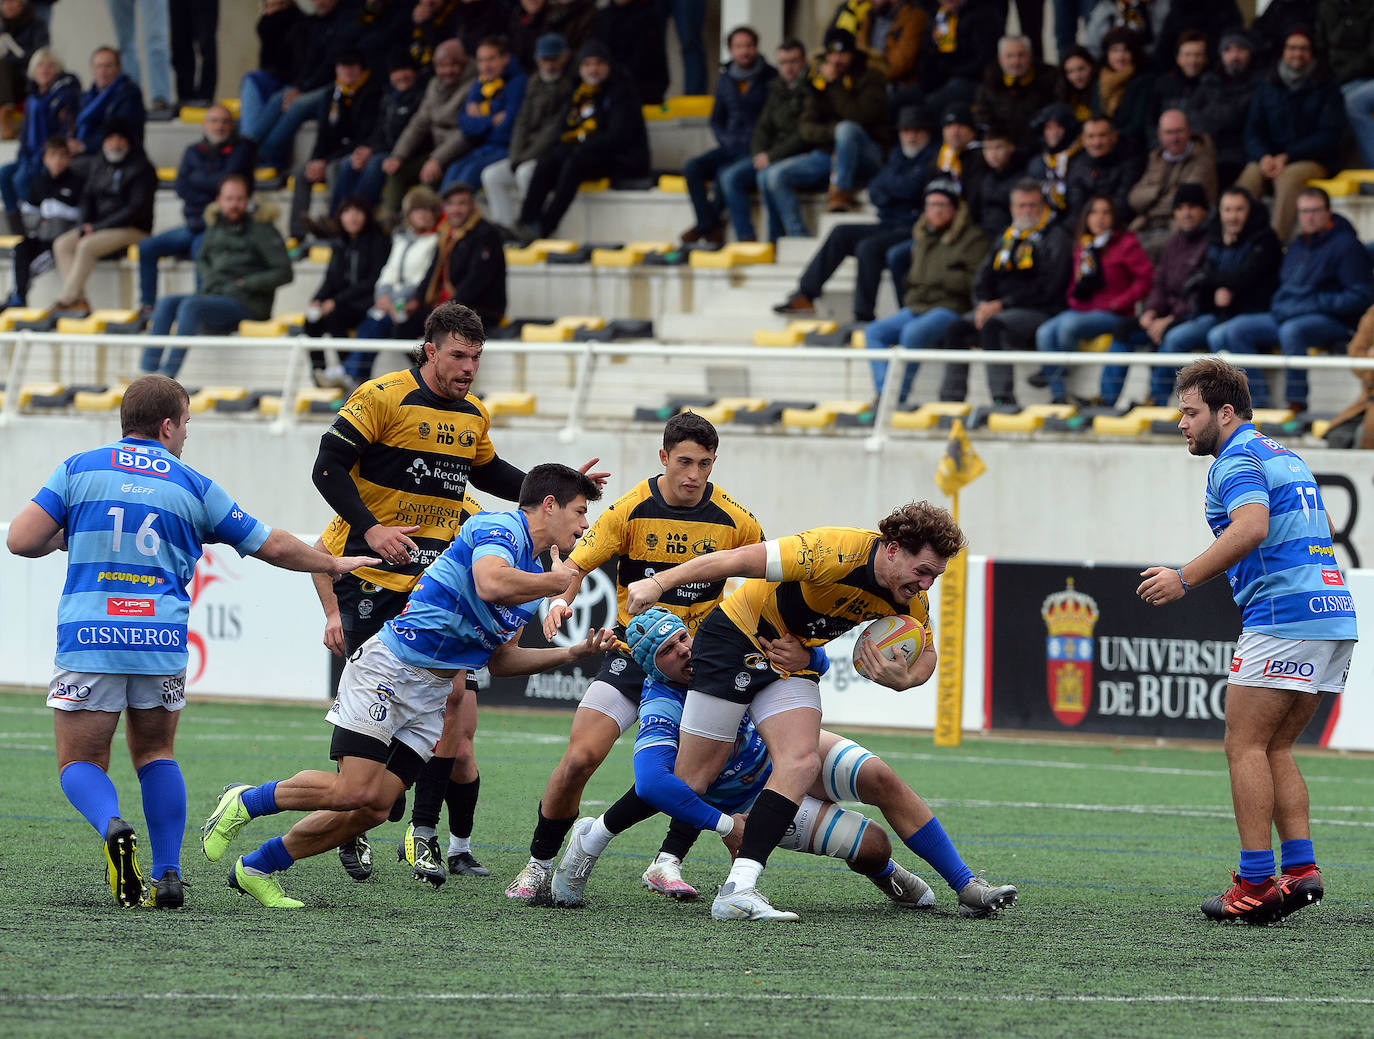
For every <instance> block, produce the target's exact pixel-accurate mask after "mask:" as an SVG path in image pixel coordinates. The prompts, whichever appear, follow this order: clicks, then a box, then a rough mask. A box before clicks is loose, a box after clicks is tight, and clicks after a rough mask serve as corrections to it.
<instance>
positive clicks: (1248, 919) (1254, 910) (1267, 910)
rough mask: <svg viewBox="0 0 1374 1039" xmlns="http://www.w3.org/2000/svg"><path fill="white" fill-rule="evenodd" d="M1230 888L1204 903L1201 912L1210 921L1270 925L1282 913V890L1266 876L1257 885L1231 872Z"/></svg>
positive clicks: (1271, 878)
mask: <svg viewBox="0 0 1374 1039" xmlns="http://www.w3.org/2000/svg"><path fill="white" fill-rule="evenodd" d="M1231 881H1232V883H1231V887H1230V888H1229V889H1227V890H1226V891H1224V892H1222V893H1221V894H1219V895H1213V896H1212V897H1211V898H1209V899H1207V901H1205V902H1203V903H1202V912H1203V913H1204V914H1205V915H1206V916H1207V917H1208V919H1211V920H1220V921H1223V922H1230V921H1232V920H1243V921H1244V922H1245V923H1247V924H1269V923H1273V922H1274V921H1275V920H1278V919H1279V918H1281V917H1282V916H1283V892H1282V891H1280V890H1279V886H1278V885H1277V884H1275V883H1274V878H1273V877H1266V878H1265V879H1264V880H1262V881H1260V882H1259V883H1258V884H1252V883H1250V882H1249V881H1248V880H1242V879H1241V878H1240V877H1238V876H1237V875H1236V874H1235V873H1232V874H1231Z"/></svg>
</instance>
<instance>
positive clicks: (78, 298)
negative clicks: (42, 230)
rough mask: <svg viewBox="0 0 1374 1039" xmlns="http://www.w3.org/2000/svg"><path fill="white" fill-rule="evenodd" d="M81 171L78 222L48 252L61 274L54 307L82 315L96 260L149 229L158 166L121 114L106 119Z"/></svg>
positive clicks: (85, 311)
mask: <svg viewBox="0 0 1374 1039" xmlns="http://www.w3.org/2000/svg"><path fill="white" fill-rule="evenodd" d="M70 144H71V142H68V147H70ZM82 176H83V178H84V180H85V184H84V186H83V187H82V191H81V225H80V226H79V227H74V228H72V229H71V230H70V231H65V232H63V233H62V234H61V235H58V237H57V240H56V241H55V242H53V245H52V252H53V256H54V257H55V258H56V259H57V269H58V271H59V272H60V273H61V275H62V295H61V297H60V298H59V299H58V301H57V303H56V304H54V309H55V310H59V311H66V312H67V313H69V314H72V315H81V316H84V315H85V314H89V313H90V310H91V306H90V304H89V303H87V302H86V298H85V293H86V279H87V278H88V277H89V276H90V273H91V268H93V267H94V266H95V261H96V260H98V259H100V258H101V257H102V256H109V255H110V254H111V253H123V252H124V251H125V250H126V249H128V248H129V246H131V245H133V244H134V243H135V242H141V241H142V240H143V239H145V238H147V237H148V232H149V231H151V230H152V228H153V192H155V191H156V190H157V171H156V170H154V169H153V165H152V163H150V162H149V161H148V157H147V156H146V155H144V154H143V149H142V148H140V147H139V145H138V142H137V141H136V140H135V139H134V134H133V130H132V129H130V128H129V126H128V125H127V124H126V123H124V122H123V121H122V120H120V119H108V120H106V121H105V138H104V140H103V141H102V142H101V145H100V148H99V150H98V152H97V154H96V155H95V156H94V159H93V161H91V162H89V163H87V165H86V170H85V172H84V173H82Z"/></svg>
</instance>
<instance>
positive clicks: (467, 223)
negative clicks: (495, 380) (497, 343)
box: [415, 181, 506, 328]
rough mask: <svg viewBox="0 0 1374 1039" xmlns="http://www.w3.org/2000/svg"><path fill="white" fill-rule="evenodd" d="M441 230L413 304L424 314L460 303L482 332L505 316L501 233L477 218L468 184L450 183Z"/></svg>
mask: <svg viewBox="0 0 1374 1039" xmlns="http://www.w3.org/2000/svg"><path fill="white" fill-rule="evenodd" d="M442 200H443V203H444V227H443V229H442V230H441V231H440V232H439V247H438V249H436V250H435V253H434V262H433V263H432V264H430V268H429V273H428V274H426V275H425V280H424V282H423V284H421V286H420V287H419V289H417V290H416V293H415V298H416V299H418V300H419V301H420V309H421V311H422V312H424V313H429V312H430V311H431V310H433V309H434V308H435V307H437V306H439V305H440V304H441V303H461V304H463V306H465V307H467V308H469V309H470V310H473V311H476V313H477V316H478V317H480V318H481V319H482V324H483V325H484V326H485V327H486V328H496V327H497V326H498V325H499V324H501V319H502V318H504V317H505V315H506V252H505V248H504V246H503V244H502V241H501V232H500V231H499V230H498V229H497V227H496V225H495V224H493V223H491V221H489V220H487V219H485V218H484V217H483V216H482V211H481V210H480V209H478V208H477V201H476V199H474V198H473V188H472V185H470V184H465V183H463V182H462V181H455V182H454V183H452V184H450V185H449V186H448V187H447V188H445V189H444V192H443V195H442Z"/></svg>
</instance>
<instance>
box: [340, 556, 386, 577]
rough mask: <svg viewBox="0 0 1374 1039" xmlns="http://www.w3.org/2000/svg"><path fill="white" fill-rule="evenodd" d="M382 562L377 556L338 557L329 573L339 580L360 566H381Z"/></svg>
mask: <svg viewBox="0 0 1374 1039" xmlns="http://www.w3.org/2000/svg"><path fill="white" fill-rule="evenodd" d="M381 562H382V561H381V560H380V559H378V558H377V557H376V556H336V557H335V558H334V561H333V563H331V564H330V567H329V572H330V573H331V574H333V575H334V576H335V577H336V578H338V577H342V576H343V575H344V574H351V573H352V572H353V571H354V570H356V569H358V567H360V566H380V565H381Z"/></svg>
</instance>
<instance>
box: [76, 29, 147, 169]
mask: <svg viewBox="0 0 1374 1039" xmlns="http://www.w3.org/2000/svg"><path fill="white" fill-rule="evenodd" d="M144 118H145V115H144V111H143V95H142V94H141V93H139V89H138V84H137V83H135V82H134V81H133V80H131V79H130V78H129V77H128V76H127V75H126V74H125V73H124V72H122V71H120V67H119V53H118V52H117V51H116V50H115V49H114V48H113V47H97V48H96V49H95V50H94V52H92V54H91V86H90V89H89V90H87V91H86V92H85V93H84V94H82V95H81V103H80V107H79V108H77V110H76V121H75V123H74V124H73V126H72V135H71V137H70V138H68V140H67V149H68V150H69V151H70V152H71V153H72V158H73V159H75V160H78V161H77V167H78V169H80V168H81V167H83V166H84V165H85V164H86V163H85V161H84V160H83V157H84V159H85V160H89V159H91V157H93V156H94V155H95V153H96V152H98V151H100V145H101V142H102V141H104V140H105V127H106V126H107V125H108V124H109V123H110V121H112V120H115V121H118V123H119V124H120V125H121V126H122V127H123V128H124V132H125V133H126V134H127V135H128V138H129V140H130V141H131V142H132V143H133V144H135V145H137V146H138V149H139V150H140V151H142V149H143V122H144ZM81 172H82V174H83V175H86V174H85V171H84V170H81Z"/></svg>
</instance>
